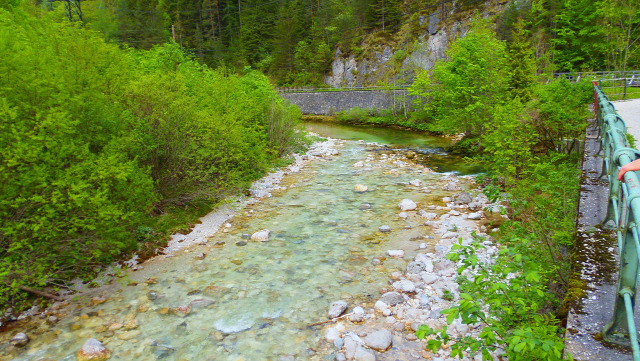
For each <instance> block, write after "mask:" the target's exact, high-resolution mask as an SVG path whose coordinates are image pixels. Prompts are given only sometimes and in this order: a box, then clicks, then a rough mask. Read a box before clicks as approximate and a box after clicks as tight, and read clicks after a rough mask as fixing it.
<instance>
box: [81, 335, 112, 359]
mask: <svg viewBox="0 0 640 361" xmlns="http://www.w3.org/2000/svg"><path fill="white" fill-rule="evenodd" d="M76 357H77V358H78V361H104V360H107V359H108V358H109V357H111V351H109V350H107V348H106V347H104V346H103V345H102V342H100V341H98V340H96V339H95V338H90V339H88V340H87V342H85V343H84V345H82V348H81V349H80V350H78V352H77V353H76Z"/></svg>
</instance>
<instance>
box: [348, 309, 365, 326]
mask: <svg viewBox="0 0 640 361" xmlns="http://www.w3.org/2000/svg"><path fill="white" fill-rule="evenodd" d="M363 320H364V309H363V308H362V307H360V306H357V307H355V308H354V309H353V311H352V312H351V316H349V321H351V322H362V321H363Z"/></svg>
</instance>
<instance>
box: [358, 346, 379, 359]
mask: <svg viewBox="0 0 640 361" xmlns="http://www.w3.org/2000/svg"><path fill="white" fill-rule="evenodd" d="M353 360H354V361H376V355H375V354H374V353H373V352H372V351H371V350H367V349H366V348H364V347H362V345H358V347H357V348H356V353H355V354H354V355H353Z"/></svg>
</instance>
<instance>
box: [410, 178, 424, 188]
mask: <svg viewBox="0 0 640 361" xmlns="http://www.w3.org/2000/svg"><path fill="white" fill-rule="evenodd" d="M409 184H411V185H412V186H414V187H420V186H421V185H422V181H421V180H420V179H414V180H412V181H410V182H409Z"/></svg>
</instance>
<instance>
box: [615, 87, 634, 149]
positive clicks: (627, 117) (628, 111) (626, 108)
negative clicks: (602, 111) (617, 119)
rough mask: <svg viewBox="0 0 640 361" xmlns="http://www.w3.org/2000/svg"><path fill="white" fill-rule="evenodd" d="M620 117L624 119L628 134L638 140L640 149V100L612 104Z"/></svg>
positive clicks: (620, 101)
mask: <svg viewBox="0 0 640 361" xmlns="http://www.w3.org/2000/svg"><path fill="white" fill-rule="evenodd" d="M612 103H613V106H615V107H616V111H617V112H618V115H620V116H621V117H622V119H624V122H625V124H626V125H627V132H628V133H629V134H631V135H633V137H634V138H635V140H636V148H639V147H640V99H633V100H619V101H615V102H612Z"/></svg>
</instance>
